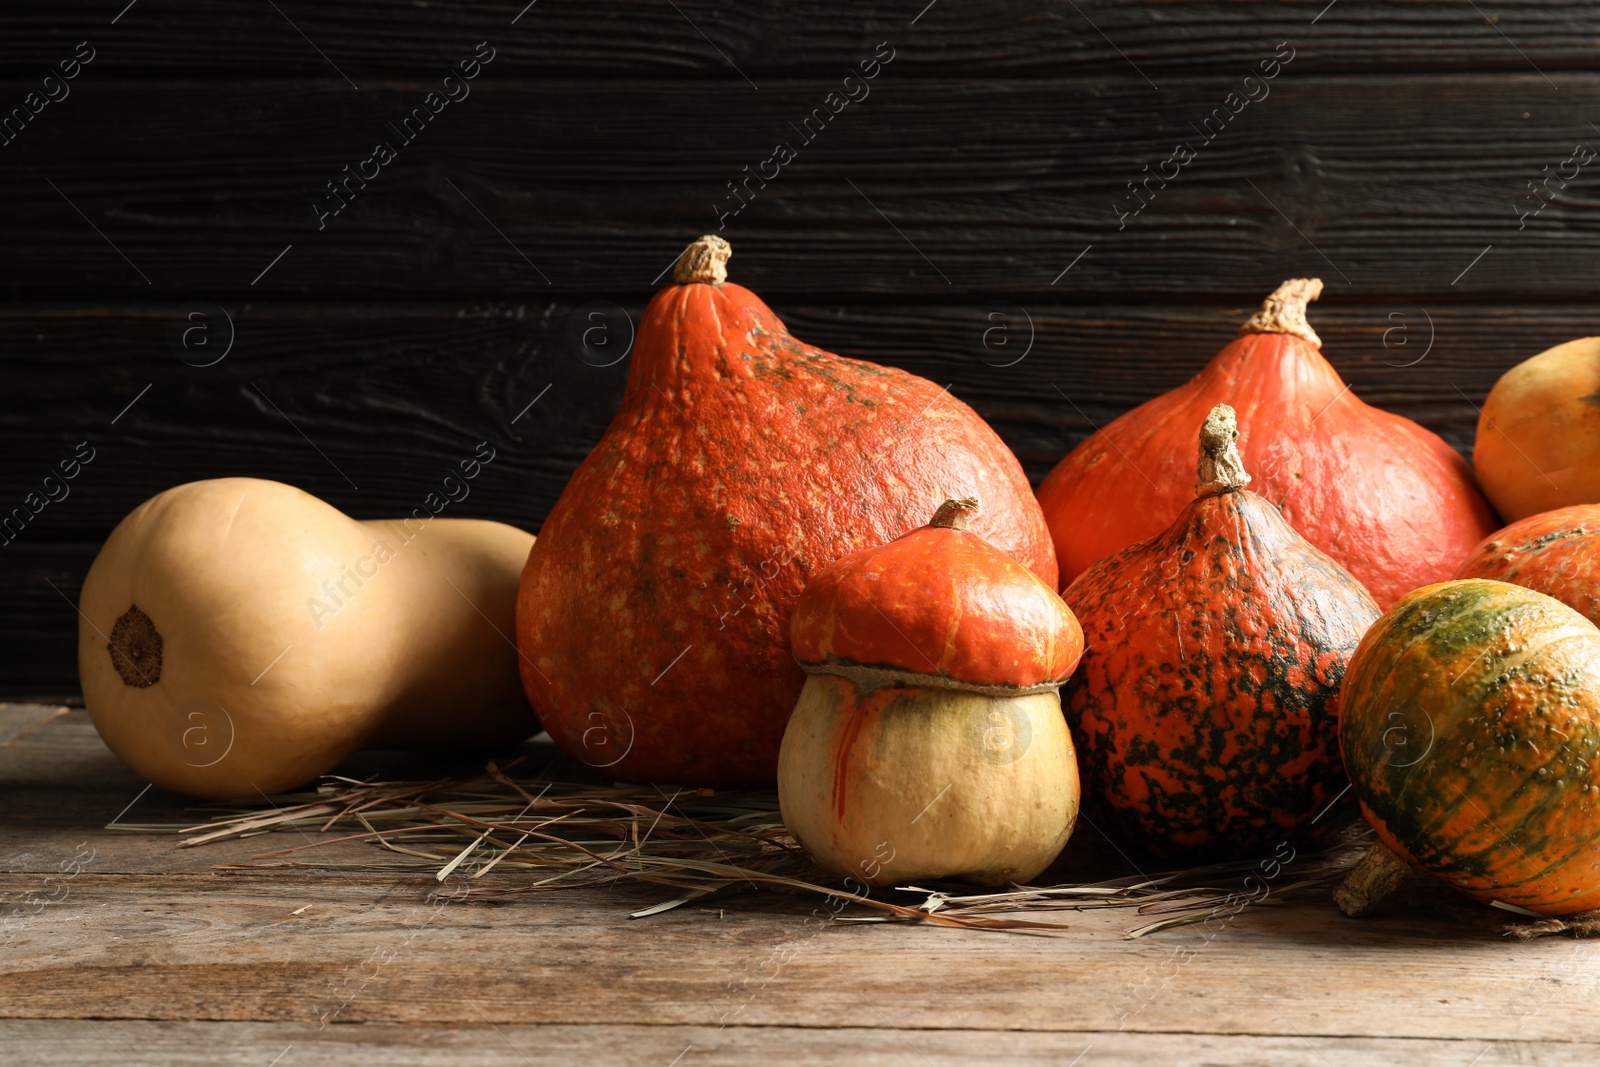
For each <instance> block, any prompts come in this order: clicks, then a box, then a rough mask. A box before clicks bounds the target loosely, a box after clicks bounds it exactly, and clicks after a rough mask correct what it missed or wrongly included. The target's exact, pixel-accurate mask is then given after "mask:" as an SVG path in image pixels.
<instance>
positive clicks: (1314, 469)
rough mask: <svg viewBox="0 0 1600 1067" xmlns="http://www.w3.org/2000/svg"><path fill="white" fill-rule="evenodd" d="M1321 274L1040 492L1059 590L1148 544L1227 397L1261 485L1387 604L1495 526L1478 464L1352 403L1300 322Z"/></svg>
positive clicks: (1183, 493) (1178, 497)
mask: <svg viewBox="0 0 1600 1067" xmlns="http://www.w3.org/2000/svg"><path fill="white" fill-rule="evenodd" d="M1321 291H1322V283H1321V282H1320V281H1317V280H1316V279H1305V278H1297V279H1293V280H1291V281H1287V282H1284V283H1283V285H1281V286H1279V287H1278V289H1277V291H1276V292H1274V293H1273V294H1272V295H1271V296H1269V297H1268V298H1267V300H1266V302H1265V303H1264V304H1263V305H1262V307H1261V310H1260V311H1259V312H1257V313H1256V314H1255V316H1254V317H1252V318H1251V319H1250V321H1248V322H1247V323H1245V325H1244V328H1243V330H1242V336H1240V337H1239V338H1238V339H1236V340H1235V341H1233V342H1232V343H1231V344H1229V345H1228V346H1227V347H1226V348H1224V349H1223V350H1222V351H1221V352H1220V353H1218V354H1217V356H1216V358H1215V359H1213V360H1212V361H1211V362H1210V363H1209V364H1208V365H1207V366H1206V368H1205V369H1204V370H1202V371H1201V372H1200V373H1199V374H1197V375H1195V377H1194V378H1192V379H1190V380H1189V381H1188V382H1186V383H1185V384H1183V385H1180V386H1179V387H1178V388H1176V389H1174V390H1172V391H1171V392H1169V393H1165V394H1163V395H1161V396H1158V397H1156V398H1155V399H1153V400H1150V401H1147V402H1145V403H1143V404H1141V405H1139V406H1138V407H1136V408H1134V409H1133V410H1132V411H1129V412H1127V413H1126V414H1124V415H1122V416H1121V417H1120V418H1118V419H1115V420H1113V421H1112V422H1111V423H1109V424H1107V425H1106V426H1105V427H1104V429H1102V430H1099V431H1097V432H1095V433H1094V434H1093V435H1092V436H1091V437H1089V438H1088V439H1087V440H1086V441H1084V442H1083V443H1082V444H1080V445H1079V446H1078V447H1077V448H1075V449H1073V450H1072V452H1071V453H1070V454H1069V455H1068V456H1067V457H1066V458H1065V459H1064V460H1062V461H1061V463H1060V465H1058V466H1057V467H1056V469H1055V470H1054V471H1052V472H1051V474H1050V476H1049V477H1048V478H1046V479H1045V481H1044V484H1043V485H1041V486H1040V487H1039V502H1040V504H1041V505H1043V507H1044V513H1045V519H1046V520H1047V521H1048V522H1049V524H1050V532H1051V534H1052V535H1053V536H1054V538H1055V545H1056V559H1057V562H1058V563H1059V564H1060V566H1061V574H1062V581H1063V582H1064V583H1065V582H1071V581H1072V580H1073V579H1074V578H1076V577H1077V576H1078V575H1079V574H1081V573H1082V572H1083V571H1084V569H1085V568H1087V567H1088V566H1089V565H1090V564H1092V563H1094V562H1095V561H1096V560H1098V559H1100V558H1102V557H1104V556H1106V555H1109V554H1110V553H1112V552H1115V551H1117V550H1118V549H1120V548H1123V547H1125V546H1127V545H1130V544H1132V543H1134V542H1135V541H1141V540H1144V539H1145V538H1147V537H1154V536H1156V535H1157V534H1159V533H1160V532H1161V531H1162V530H1164V529H1166V528H1167V526H1168V524H1170V523H1171V522H1172V520H1173V519H1175V518H1176V517H1177V515H1178V513H1179V512H1180V511H1182V510H1183V509H1184V507H1185V506H1186V505H1187V504H1188V502H1189V500H1190V498H1191V496H1192V493H1191V492H1190V489H1191V483H1190V471H1191V467H1190V459H1189V457H1190V456H1191V454H1192V450H1193V446H1192V444H1191V440H1192V434H1193V428H1194V427H1195V426H1197V425H1199V423H1200V420H1201V419H1203V418H1205V414H1206V412H1208V411H1210V410H1211V408H1212V406H1213V405H1215V404H1218V403H1223V402H1226V403H1229V404H1231V405H1233V407H1234V408H1235V409H1237V411H1238V413H1239V423H1240V425H1241V426H1243V427H1244V431H1243V436H1242V437H1241V438H1240V441H1239V451H1240V452H1241V454H1242V455H1243V456H1244V462H1245V466H1246V467H1247V468H1248V469H1249V470H1250V471H1251V473H1252V474H1254V476H1255V478H1256V481H1255V482H1254V483H1253V485H1254V489H1255V491H1256V492H1257V493H1258V494H1260V495H1261V496H1263V497H1265V498H1266V499H1267V500H1269V501H1271V502H1272V503H1273V504H1274V505H1275V506H1276V507H1277V508H1278V510H1279V511H1280V512H1281V513H1282V515H1283V517H1284V518H1285V519H1287V520H1289V524H1290V525H1291V526H1293V527H1294V528H1295V529H1296V530H1297V531H1299V533H1300V535H1301V536H1302V537H1304V538H1305V539H1306V540H1308V541H1310V542H1311V543H1312V544H1313V545H1316V546H1317V547H1318V548H1320V549H1322V550H1323V551H1324V552H1326V553H1328V554H1329V555H1330V556H1332V557H1333V558H1334V559H1336V560H1338V561H1339V562H1340V563H1342V564H1343V565H1344V566H1345V567H1346V568H1348V569H1349V570H1350V572H1351V573H1352V574H1354V575H1355V576H1356V577H1357V578H1359V579H1360V580H1361V582H1362V583H1363V584H1364V585H1366V587H1367V590H1368V591H1369V592H1370V593H1372V595H1373V597H1374V598H1375V599H1376V600H1377V601H1378V603H1379V604H1380V605H1387V604H1391V603H1393V602H1394V601H1395V600H1396V599H1397V598H1398V597H1400V596H1401V595H1402V594H1403V593H1405V592H1406V591H1407V590H1409V589H1413V588H1415V587H1416V586H1418V585H1421V584H1423V583H1424V582H1430V581H1441V580H1443V579H1445V578H1448V577H1449V576H1450V574H1451V572H1452V571H1453V570H1454V567H1455V564H1456V562H1457V561H1458V560H1460V559H1461V558H1462V557H1463V556H1465V555H1466V554H1467V552H1468V551H1470V550H1471V548H1472V546H1473V545H1475V544H1477V543H1478V542H1479V541H1480V540H1482V539H1483V538H1484V537H1486V536H1488V534H1489V533H1490V532H1491V531H1492V530H1494V528H1495V525H1496V523H1495V521H1494V516H1493V515H1492V514H1491V513H1490V511H1489V508H1488V505H1487V504H1486V503H1485V502H1484V499H1483V497H1482V495H1481V494H1479V492H1478V490H1477V488H1476V486H1475V485H1474V484H1473V480H1472V471H1471V470H1470V469H1469V468H1468V466H1467V464H1466V461H1464V460H1463V459H1462V458H1461V457H1460V456H1459V455H1458V454H1457V453H1456V452H1455V450H1454V449H1452V448H1451V447H1450V446H1449V445H1447V444H1445V442H1444V441H1443V440H1441V439H1440V438H1439V437H1438V436H1437V435H1436V434H1434V433H1432V432H1431V431H1429V430H1426V429H1423V428H1422V427H1421V426H1418V425H1417V424H1416V423H1414V422H1412V421H1410V420H1409V419H1405V418H1401V417H1400V416H1399V415H1393V414H1390V413H1389V412H1387V411H1381V410H1379V409H1378V408H1374V407H1369V406H1368V405H1366V404H1364V403H1362V402H1361V401H1360V400H1359V399H1357V398H1356V396H1355V394H1354V393H1352V392H1351V391H1350V387H1349V386H1348V385H1346V384H1345V383H1344V381H1343V380H1342V379H1340V377H1339V374H1338V372H1337V371H1335V370H1334V369H1333V367H1332V366H1330V365H1329V364H1328V361H1327V360H1326V359H1324V358H1323V357H1322V352H1321V347H1320V346H1321V342H1320V340H1319V339H1318V337H1317V335H1316V332H1315V331H1314V330H1312V328H1311V326H1310V324H1309V323H1308V322H1307V321H1306V317H1305V309H1306V302H1307V301H1308V300H1311V299H1314V298H1315V297H1316V296H1317V295H1318V294H1319V293H1320V292H1321Z"/></svg>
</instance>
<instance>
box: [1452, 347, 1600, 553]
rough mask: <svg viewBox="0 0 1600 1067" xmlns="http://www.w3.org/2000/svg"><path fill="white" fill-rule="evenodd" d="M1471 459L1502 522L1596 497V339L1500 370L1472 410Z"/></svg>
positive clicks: (1599, 366) (1599, 356) (1599, 395)
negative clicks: (1475, 416) (1475, 419)
mask: <svg viewBox="0 0 1600 1067" xmlns="http://www.w3.org/2000/svg"><path fill="white" fill-rule="evenodd" d="M1472 465H1473V467H1475V468H1476V469H1477V472H1478V484H1479V485H1481V486H1483V491H1484V492H1485V493H1487V494H1488V495H1489V499H1490V500H1491V501H1492V502H1493V503H1494V506H1495V510H1496V511H1498V512H1500V514H1501V515H1502V516H1504V517H1505V520H1506V521H1507V522H1515V521H1517V520H1518V519H1523V518H1527V517H1528V516H1529V515H1535V514H1538V513H1539V512H1541V511H1552V510H1554V509H1556V508H1560V507H1565V506H1566V505H1568V504H1593V503H1600V337H1580V338H1578V339H1577V340H1576V341H1568V342H1567V343H1565V344H1560V345H1556V346H1555V347H1554V348H1551V349H1547V350H1546V351H1544V352H1541V353H1539V354H1538V355H1537V356H1534V357H1533V358H1531V359H1528V360H1526V361H1524V362H1522V363H1519V364H1517V365H1516V366H1515V367H1512V368H1511V369H1510V370H1508V371H1506V372H1505V373H1504V374H1502V375H1501V376H1500V380H1499V381H1497V382H1495V383H1494V388H1493V389H1491V390H1489V396H1488V398H1487V399H1486V400H1484V402H1483V407H1482V408H1481V409H1480V410H1479V412H1478V436H1477V440H1476V442H1475V443H1474V445H1473V448H1472Z"/></svg>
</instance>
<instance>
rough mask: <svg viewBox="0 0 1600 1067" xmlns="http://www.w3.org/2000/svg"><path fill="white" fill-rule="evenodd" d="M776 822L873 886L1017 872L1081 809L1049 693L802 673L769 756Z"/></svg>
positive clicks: (1050, 854)
mask: <svg viewBox="0 0 1600 1067" xmlns="http://www.w3.org/2000/svg"><path fill="white" fill-rule="evenodd" d="M778 797H779V802H780V804H781V807H782V811H783V820H784V823H785V824H786V825H787V826H788V827H789V830H790V831H791V832H792V833H793V834H794V835H795V836H796V837H797V838H798V839H799V840H800V842H801V844H803V845H804V846H805V848H806V850H807V851H808V852H809V853H810V854H811V856H812V858H813V859H814V860H815V861H816V862H817V863H818V864H819V865H821V866H823V867H826V868H828V869H829V870H832V871H836V872H838V873H840V874H843V875H848V876H851V877H853V878H854V879H856V880H857V881H859V882H861V883H863V884H865V885H869V886H892V885H907V884H914V883H916V882H917V881H918V880H924V879H933V878H963V879H967V880H971V881H975V882H978V883H980V884H984V885H1004V884H1006V883H1009V882H1025V881H1028V880H1029V879H1031V878H1033V877H1035V876H1036V875H1038V874H1039V873H1040V872H1041V871H1043V870H1044V869H1045V868H1046V867H1048V866H1049V865H1050V863H1051V861H1052V860H1054V859H1055V858H1056V856H1057V855H1058V854H1059V853H1060V851H1061V848H1062V846H1063V845H1065V844H1066V842H1067V838H1068V836H1070V835H1071V833H1072V827H1073V823H1074V821H1075V820H1076V819H1077V815H1078V762H1077V757H1076V755H1075V753H1074V752H1073V748H1072V738H1071V735H1070V734H1069V733H1068V731H1067V725H1066V721H1065V720H1064V719H1063V718H1062V715H1061V703H1060V699H1059V698H1058V696H1057V695H1056V694H1055V693H1054V692H1049V693H1038V694H1033V695H1029V696H1005V697H996V696H985V695H982V694H979V693H970V692H964V691H959V690H952V689H934V688H922V687H915V686H884V687H880V688H876V689H866V688H863V687H861V686H859V685H858V684H857V683H856V682H854V681H852V680H850V679H846V678H841V677H839V676H836V675H830V674H814V675H812V676H811V677H809V678H808V679H807V680H806V684H805V687H804V688H803V689H802V690H801V693H800V700H799V702H798V704H796V706H795V710H794V715H793V716H792V717H791V718H790V720H789V727H788V730H787V732H786V733H785V734H784V737H783V748H782V750H781V752H780V754H779V757H778Z"/></svg>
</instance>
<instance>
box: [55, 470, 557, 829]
mask: <svg viewBox="0 0 1600 1067" xmlns="http://www.w3.org/2000/svg"><path fill="white" fill-rule="evenodd" d="M532 541H533V538H532V536H531V535H529V534H526V533H524V532H522V531H521V530H517V529H514V528H512V527H510V526H505V525H503V524H501V523H494V522H482V521H477V520H469V519H443V518H431V517H430V518H428V519H426V520H422V521H419V520H418V519H415V518H413V519H407V520H404V521H394V522H357V521H356V520H354V519H351V518H349V517H348V516H346V515H344V514H343V513H341V512H340V511H339V510H338V509H336V508H334V507H332V506H330V505H328V504H326V503H324V502H322V501H321V500H318V499H317V498H316V497H314V496H311V495H310V494H309V493H304V492H302V491H300V490H299V489H296V488H294V487H292V486H288V485H283V484H281V483H278V482H270V481H262V480H259V479H255V478H220V479H216V480H212V481H202V482H191V483H189V484H187V485H180V486H178V487H176V488H173V489H169V490H167V491H166V492H164V493H161V494H159V495H157V496H155V497H153V498H151V499H150V500H148V501H146V502H145V503H144V504H141V505H140V506H139V507H138V508H137V509H135V510H134V511H133V512H132V513H131V514H130V515H128V516H127V517H126V518H125V519H123V520H122V521H121V522H120V523H118V524H117V527H116V529H114V530H113V531H112V532H111V536H110V537H109V538H108V539H107V540H106V543H105V545H104V547H102V548H101V550H100V553H99V555H98V556H96V557H95V561H94V564H93V565H92V566H91V567H90V568H89V574H88V576H87V577H86V578H85V579H84V583H83V593H82V597H81V599H80V602H79V626H78V672H79V677H80V679H81V680H82V684H83V694H84V702H85V704H86V705H87V706H88V709H89V715H90V717H91V718H92V719H93V721H94V725H95V728H96V729H97V730H99V732H100V736H101V737H102V738H103V739H104V740H105V743H106V746H107V747H108V748H110V749H111V751H112V752H113V753H115V754H116V755H117V756H118V757H119V758H120V759H122V761H123V762H124V763H127V764H128V765H129V766H130V767H132V768H133V769H134V770H135V771H138V772H139V773H140V774H142V775H143V776H144V777H146V778H148V779H149V780H150V781H152V782H154V783H155V784H157V785H159V786H162V787H163V788H166V789H171V790H175V791H177V792H180V793H188V794H191V795H193V796H199V797H212V798H232V797H255V796H257V795H258V794H261V793H273V792H278V791H281V790H284V789H287V788H290V787H292V786H297V785H300V784H302V783H304V782H306V781H309V780H310V779H313V778H315V777H316V776H317V775H319V774H322V773H325V772H326V771H328V770H331V769H332V768H333V767H334V766H335V765H336V764H338V763H339V762H340V761H341V760H343V759H344V758H345V757H347V756H349V755H350V754H351V753H353V752H354V751H356V750H357V749H358V748H360V747H362V746H363V745H367V744H381V745H383V746H385V747H416V748H422V749H427V750H431V751H438V750H457V749H470V748H480V747H491V746H496V745H504V744H511V743H515V742H517V741H520V740H521V739H523V738H525V737H527V736H528V735H529V734H531V733H534V732H535V731H537V729H538V724H537V720H536V719H535V718H534V716H533V713H532V711H531V709H529V707H528V705H527V701H526V700H525V698H524V697H523V694H522V691H521V684H520V680H519V678H518V675H517V668H516V659H517V654H516V649H515V647H514V645H513V644H512V641H511V634H512V629H513V626H514V619H515V610H516V589H517V581H518V578H519V575H520V571H521V567H522V563H523V561H524V560H525V559H526V556H527V551H528V548H529V547H530V545H531V544H532ZM497 631H498V632H497Z"/></svg>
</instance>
